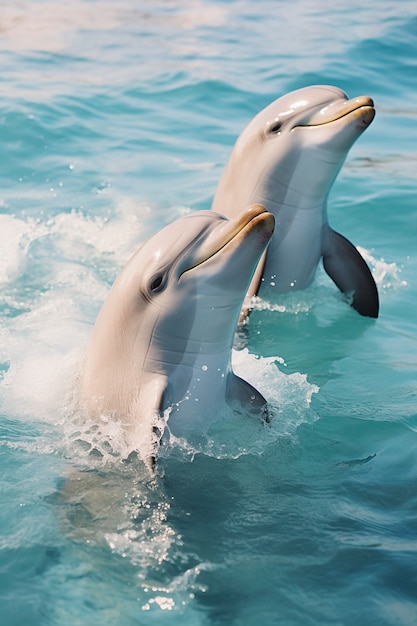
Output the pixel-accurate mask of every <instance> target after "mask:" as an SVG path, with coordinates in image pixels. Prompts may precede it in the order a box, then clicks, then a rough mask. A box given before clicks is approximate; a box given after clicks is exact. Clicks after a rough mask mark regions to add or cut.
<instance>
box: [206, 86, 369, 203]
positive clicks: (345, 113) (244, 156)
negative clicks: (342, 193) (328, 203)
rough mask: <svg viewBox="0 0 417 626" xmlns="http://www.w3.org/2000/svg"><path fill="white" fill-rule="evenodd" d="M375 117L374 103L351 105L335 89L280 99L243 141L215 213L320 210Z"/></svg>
mask: <svg viewBox="0 0 417 626" xmlns="http://www.w3.org/2000/svg"><path fill="white" fill-rule="evenodd" d="M374 115H375V109H374V103H373V101H372V99H371V98H369V97H368V96H359V97H356V98H353V99H352V100H349V99H348V97H347V95H346V94H345V93H344V92H343V91H341V90H340V89H338V88H336V87H332V86H313V87H305V88H302V89H298V90H296V91H292V92H290V93H288V94H286V95H285V96H283V97H281V98H278V99H277V100H275V101H274V102H272V103H271V104H270V105H268V106H267V107H266V108H265V109H263V110H262V111H261V112H260V113H258V114H257V115H256V116H255V117H254V118H253V119H252V121H251V122H250V123H249V124H248V126H247V127H246V128H245V130H244V131H243V132H242V134H241V135H240V136H239V138H238V140H237V142H236V144H235V147H234V150H233V152H232V155H231V158H230V160H229V163H228V165H227V167H226V170H225V172H224V175H223V177H222V179H221V181H220V184H219V187H218V190H217V194H216V196H215V199H214V202H213V207H212V208H213V209H214V210H218V209H217V202H218V201H220V202H226V205H227V206H229V204H228V203H229V202H230V203H231V204H232V206H234V207H236V209H235V210H236V212H237V211H238V210H239V208H238V207H239V206H242V202H244V203H246V204H247V203H252V202H260V203H262V204H264V205H265V206H266V207H267V209H268V210H271V211H273V212H275V213H276V211H277V210H278V208H279V207H280V206H285V205H286V206H293V207H295V208H310V207H316V206H318V205H319V204H320V203H323V202H324V200H325V199H326V197H327V194H328V192H329V190H330V188H331V186H332V184H333V182H334V180H335V178H336V176H337V174H338V172H339V170H340V168H341V167H342V165H343V162H344V160H345V158H346V156H347V154H348V152H349V149H350V148H351V146H352V145H353V143H354V142H355V140H356V139H357V138H358V137H359V136H360V135H361V134H362V132H363V131H364V130H365V129H366V128H367V127H368V126H369V124H370V123H371V122H372V120H373V118H374ZM237 190H239V191H238V192H237V194H236V191H237ZM243 206H244V205H243Z"/></svg>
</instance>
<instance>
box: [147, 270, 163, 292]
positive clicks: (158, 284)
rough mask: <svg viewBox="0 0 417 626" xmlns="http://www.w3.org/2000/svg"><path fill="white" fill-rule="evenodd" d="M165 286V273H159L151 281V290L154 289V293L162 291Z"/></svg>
mask: <svg viewBox="0 0 417 626" xmlns="http://www.w3.org/2000/svg"><path fill="white" fill-rule="evenodd" d="M164 287H165V280H164V275H163V274H157V275H156V276H154V277H153V278H152V279H151V282H150V283H149V290H150V291H152V293H157V292H158V291H162V290H163V288H164Z"/></svg>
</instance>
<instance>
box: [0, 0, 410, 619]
mask: <svg viewBox="0 0 417 626" xmlns="http://www.w3.org/2000/svg"><path fill="white" fill-rule="evenodd" d="M0 67H1V72H0V91H1V98H0V129H1V132H0V153H1V158H0V163H1V165H0V444H1V445H0V488H1V491H0V497H1V506H0V621H1V624H2V626H14V625H16V626H34V625H36V626H47V625H48V626H49V625H51V626H52V625H54V626H67V625H68V626H74V625H80V626H84V625H85V626H87V625H88V626H96V625H97V626H98V625H100V626H113V625H116V624H117V625H120V626H135V625H142V624H143V625H147V624H156V625H158V626H163V625H165V624H169V625H170V626H220V625H233V626H258V625H262V626H272V625H275V624H280V625H281V624H282V625H284V626H287V625H288V626H319V625H320V626H322V625H332V626H336V625H338V626H339V625H343V626H344V625H349V626H350V625H351V624H355V626H373V625H378V626H391V625H394V624H395V625H400V626H406V625H407V626H408V625H409V626H411V625H415V624H417V325H416V322H417V316H416V311H417V184H416V179H417V82H416V79H417V5H416V3H415V0H398V1H397V2H392V1H391V0H390V1H388V0H386V1H385V0H375V1H374V2H371V3H364V2H359V1H358V0H350V1H349V2H347V1H346V0H334V1H333V2H332V3H330V4H327V5H326V4H325V3H323V2H318V1H317V0H310V1H308V0H291V1H289V0H282V1H281V2H276V1H272V0H260V1H257V2H251V1H250V0H235V1H225V0H224V1H221V0H216V1H215V0H175V1H174V0H152V2H150V1H149V2H144V1H143V2H141V1H140V0H120V1H118V2H110V0H71V2H66V3H63V2H52V0H14V1H13V2H12V1H11V0H2V3H1V8H0ZM311 84H330V85H336V86H338V87H340V88H342V89H343V90H345V91H346V92H347V93H348V95H349V97H354V96H357V95H369V96H371V97H372V98H373V99H374V100H375V104H376V118H375V120H374V122H373V123H372V125H371V126H370V128H369V129H368V130H366V132H365V133H364V134H363V136H362V137H360V139H359V140H358V141H357V143H356V144H355V145H354V146H353V148H352V150H351V151H350V153H349V155H348V158H347V160H346V163H345V165H344V167H343V169H342V170H341V172H340V174H339V176H338V178H337V181H336V183H335V185H334V187H333V188H332V191H331V194H330V197H329V208H328V212H329V221H330V223H331V225H332V226H333V228H335V229H336V230H338V231H339V232H341V233H343V234H344V235H345V236H346V237H348V238H349V239H350V240H351V241H352V242H353V243H354V244H355V245H356V246H358V248H359V249H360V251H361V252H362V254H363V255H364V256H365V258H366V259H367V261H368V263H369V265H370V267H371V269H372V271H373V274H374V277H375V280H376V282H377V284H378V288H379V293H380V301H381V307H380V317H379V318H378V319H377V320H375V321H374V320H369V319H365V318H363V317H361V316H359V315H358V314H357V313H356V312H355V311H354V310H353V309H351V308H350V307H349V306H347V305H346V303H345V302H344V300H343V298H342V297H341V295H340V294H339V292H338V290H337V289H336V287H335V286H334V284H333V283H332V282H331V281H330V279H329V278H328V277H327V275H326V274H325V273H324V271H323V270H321V269H319V271H318V273H317V276H316V279H315V281H314V283H313V285H311V286H310V287H309V288H308V289H306V290H305V291H300V292H296V293H292V294H291V295H287V296H285V295H284V296H282V297H281V298H280V299H279V301H276V302H274V303H268V302H263V303H260V304H259V306H258V307H257V308H256V309H255V310H254V311H253V313H252V315H251V318H250V322H249V327H248V333H247V345H246V347H245V348H244V349H242V350H238V349H236V350H235V351H234V354H233V360H234V363H235V368H236V371H238V372H239V373H242V375H244V376H245V377H246V378H247V379H248V380H250V382H252V384H254V385H255V386H257V387H258V388H259V389H260V390H261V391H262V393H263V394H264V396H265V397H266V398H267V400H268V401H269V403H270V405H271V407H272V408H273V411H274V417H273V420H272V421H271V423H270V425H269V426H268V427H263V426H261V425H260V424H258V423H256V424H255V423H253V421H252V420H251V419H249V417H245V416H243V417H242V420H241V421H240V420H237V421H236V420H233V419H231V420H230V421H228V420H221V419H219V420H217V422H216V423H215V426H214V428H213V431H212V433H211V434H210V436H208V437H207V440H206V441H205V442H204V444H202V445H200V446H198V447H197V446H193V445H188V446H187V445H178V447H175V446H172V447H171V448H170V449H169V450H168V451H166V452H164V453H162V454H161V459H160V462H159V466H158V472H157V474H156V476H155V477H151V476H150V474H149V473H148V472H147V470H146V469H145V468H144V466H143V465H142V464H141V463H140V461H138V460H137V459H135V458H134V457H132V455H130V454H129V453H130V452H131V450H129V449H127V444H126V443H125V442H124V440H123V437H122V436H121V433H120V432H119V426H118V425H117V424H112V423H111V422H110V423H108V424H105V423H103V424H94V423H93V422H91V423H86V422H85V421H82V420H81V419H80V417H79V415H77V410H76V409H75V408H74V403H73V390H74V384H76V383H74V381H76V378H77V372H78V371H79V361H80V358H81V355H82V351H83V348H84V346H85V344H86V342H87V340H88V337H89V334H90V332H91V329H92V326H93V324H94V321H95V318H96V316H97V313H98V311H99V309H100V307H101V304H102V303H103V301H104V299H105V297H106V294H107V293H108V290H109V287H110V285H111V283H112V281H113V280H114V278H115V277H116V276H117V274H118V272H119V271H120V269H121V268H122V267H123V265H124V264H125V263H126V261H127V260H128V258H129V257H130V255H131V254H132V253H133V251H134V250H135V249H136V248H137V247H138V245H139V244H140V243H141V242H142V241H144V240H145V239H146V238H147V237H148V236H149V235H150V234H152V233H153V232H155V231H157V230H159V229H160V228H161V227H162V226H164V225H165V224H167V223H169V222H171V221H172V220H174V219H176V218H178V217H179V216H181V215H183V214H184V213H185V212H187V211H195V210H199V209H207V208H209V207H210V204H211V199H212V197H213V194H214V191H215V189H216V185H217V182H218V180H219V178H220V175H221V172H222V170H223V167H224V165H225V163H226V161H227V159H228V156H229V154H230V151H231V148H232V146H233V144H234V141H235V140H236V138H237V136H238V134H239V133H240V132H241V130H242V129H243V127H244V126H245V125H246V123H247V122H248V121H249V120H250V119H251V118H252V117H253V116H254V115H255V114H256V113H257V112H258V111H259V110H260V109H261V108H263V107H264V106H265V105H266V104H268V103H269V102H271V101H272V100H274V99H275V98H277V97H279V96H281V95H283V94H284V93H286V92H288V91H290V90H293V89H296V88H298V87H303V86H306V85H311Z"/></svg>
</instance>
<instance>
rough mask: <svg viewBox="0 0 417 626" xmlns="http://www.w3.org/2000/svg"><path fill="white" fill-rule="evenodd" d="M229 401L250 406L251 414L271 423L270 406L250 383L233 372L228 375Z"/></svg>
mask: <svg viewBox="0 0 417 626" xmlns="http://www.w3.org/2000/svg"><path fill="white" fill-rule="evenodd" d="M227 400H228V401H229V402H230V401H231V402H234V401H236V400H237V401H238V402H240V403H241V404H243V405H245V406H248V407H249V411H250V412H251V413H256V414H257V415H259V416H260V417H261V419H262V420H263V421H265V422H269V415H268V405H267V402H266V400H265V398H264V397H263V395H262V394H261V393H260V392H259V391H258V390H257V389H255V387H253V386H252V385H251V384H250V383H248V382H247V381H246V380H243V378H240V376H236V374H234V373H233V372H229V374H228V375H227Z"/></svg>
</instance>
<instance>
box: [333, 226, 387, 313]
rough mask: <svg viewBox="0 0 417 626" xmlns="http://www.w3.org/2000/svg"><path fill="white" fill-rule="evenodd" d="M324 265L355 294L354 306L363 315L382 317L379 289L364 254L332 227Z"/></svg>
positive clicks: (342, 288) (341, 286)
mask: <svg viewBox="0 0 417 626" xmlns="http://www.w3.org/2000/svg"><path fill="white" fill-rule="evenodd" d="M327 236H328V240H327V245H326V250H325V253H324V254H323V266H324V269H325V270H326V272H327V274H328V275H329V276H330V278H331V279H332V280H333V281H334V283H335V284H336V285H337V287H339V289H340V291H342V292H343V293H346V294H350V293H351V294H353V300H352V306H353V308H354V309H356V310H357V311H358V313H360V314H361V315H364V316H367V317H378V312H379V298H378V289H377V286H376V284H375V281H374V279H373V276H372V274H371V271H370V269H369V267H368V265H367V264H366V262H365V260H364V259H363V257H362V256H361V255H360V254H359V252H358V251H357V249H356V248H355V246H354V245H353V244H351V243H350V241H349V240H348V239H346V237H343V236H342V235H340V234H339V233H337V232H335V231H334V230H332V229H331V228H329V230H328V233H327Z"/></svg>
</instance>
